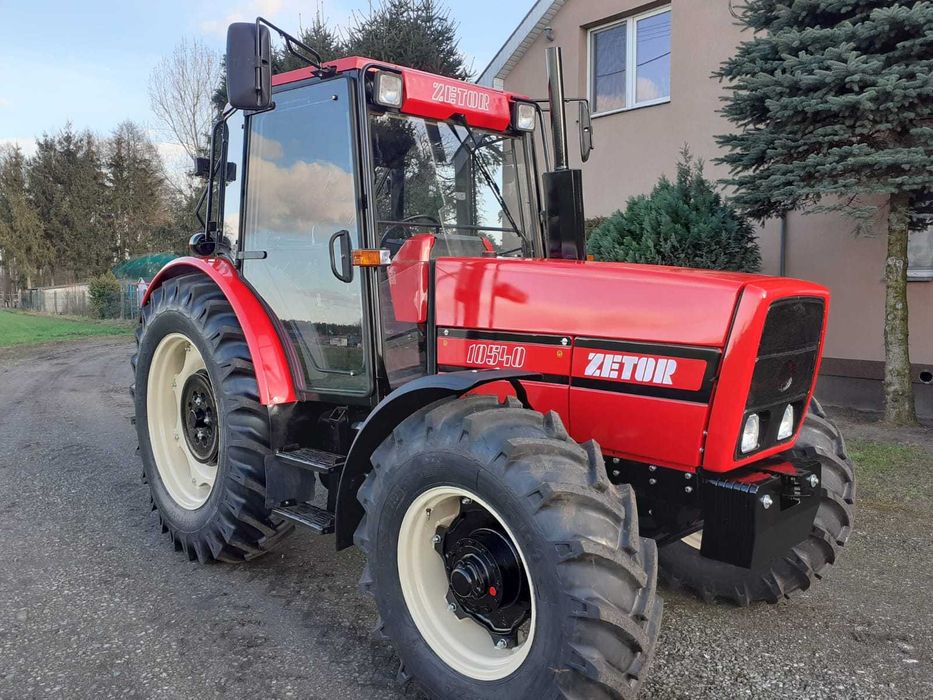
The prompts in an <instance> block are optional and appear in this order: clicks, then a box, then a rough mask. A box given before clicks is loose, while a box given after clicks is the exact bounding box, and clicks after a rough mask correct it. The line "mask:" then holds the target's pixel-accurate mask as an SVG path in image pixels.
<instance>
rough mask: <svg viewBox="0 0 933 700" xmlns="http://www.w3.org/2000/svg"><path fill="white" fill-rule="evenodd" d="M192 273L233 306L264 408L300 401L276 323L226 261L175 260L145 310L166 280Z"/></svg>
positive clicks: (155, 285)
mask: <svg viewBox="0 0 933 700" xmlns="http://www.w3.org/2000/svg"><path fill="white" fill-rule="evenodd" d="M192 272H200V273H201V274H203V275H206V276H207V277H209V278H210V279H211V281H212V282H213V283H214V284H216V285H217V286H218V287H219V288H220V291H221V292H223V295H224V296H225V297H226V298H227V301H228V302H230V306H231V307H232V308H233V312H234V313H235V314H236V317H237V321H239V322H240V327H241V328H242V329H243V335H244V336H245V338H246V345H247V346H248V347H249V354H250V357H252V358H253V370H254V371H255V373H256V384H257V385H258V387H259V402H260V403H261V404H263V405H264V406H274V405H276V404H283V403H294V402H295V401H297V395H296V394H295V383H294V381H293V380H292V374H291V369H290V368H289V365H288V358H287V357H286V355H285V349H284V348H283V347H282V341H281V339H280V338H279V334H278V333H277V332H276V330H275V326H274V325H273V323H272V319H270V318H269V313H268V312H267V311H266V307H265V306H264V305H263V303H262V302H261V301H260V300H259V298H258V297H257V296H256V294H255V292H253V290H252V289H251V288H250V287H249V286H248V285H247V284H246V283H245V282H244V281H243V279H242V278H241V277H240V273H239V271H238V270H237V269H236V267H235V266H234V265H233V263H232V262H230V261H229V260H227V259H226V258H193V257H185V258H177V259H176V260H173V261H172V262H170V263H168V264H167V265H166V266H165V267H163V268H162V269H161V270H159V273H158V274H157V275H156V276H155V277H154V278H153V279H152V282H151V283H150V284H149V288H148V289H147V290H146V294H145V296H144V297H143V300H142V303H141V305H142V306H145V304H146V303H147V302H148V301H149V296H150V295H151V294H152V292H153V291H154V290H156V289H158V288H159V287H160V286H161V285H162V284H163V283H164V282H165V281H166V280H169V279H171V278H173V277H178V276H180V275H186V274H190V273H192Z"/></svg>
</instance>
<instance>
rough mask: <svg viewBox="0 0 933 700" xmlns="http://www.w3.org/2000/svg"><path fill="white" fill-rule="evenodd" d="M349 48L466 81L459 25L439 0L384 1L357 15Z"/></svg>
mask: <svg viewBox="0 0 933 700" xmlns="http://www.w3.org/2000/svg"><path fill="white" fill-rule="evenodd" d="M346 48H347V51H348V52H349V53H350V54H352V55H356V56H367V57H369V58H375V59H378V60H380V61H386V62H388V63H395V64H398V65H401V66H407V67H409V68H418V69H420V70H424V71H428V72H429V73H437V74H439V75H446V76H449V77H451V78H459V79H461V80H466V79H468V78H469V77H470V70H469V69H468V68H467V66H466V63H465V59H464V57H463V54H462V53H460V49H459V46H458V43H457V25H456V24H455V23H454V21H453V20H452V19H451V17H450V11H449V10H447V9H445V8H443V7H442V6H441V5H440V3H438V2H437V0H381V2H380V3H379V4H378V5H377V6H376V7H374V8H372V9H370V11H369V14H366V15H357V16H356V17H355V21H354V24H353V26H351V27H350V28H349V30H348V31H347V41H346Z"/></svg>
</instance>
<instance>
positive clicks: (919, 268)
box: [907, 223, 933, 283]
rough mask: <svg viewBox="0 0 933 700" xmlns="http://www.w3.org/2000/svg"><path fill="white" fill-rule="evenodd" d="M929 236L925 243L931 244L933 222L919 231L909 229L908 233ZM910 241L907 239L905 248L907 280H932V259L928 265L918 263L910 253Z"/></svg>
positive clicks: (932, 243)
mask: <svg viewBox="0 0 933 700" xmlns="http://www.w3.org/2000/svg"><path fill="white" fill-rule="evenodd" d="M918 234H919V235H922V236H929V237H930V240H929V242H928V243H927V245H933V223H931V224H930V226H928V227H927V228H925V229H923V230H920V231H911V232H910V233H909V234H908V235H910V236H915V235H918ZM910 252H911V251H910V242H909V241H908V248H907V281H908V282H926V283H931V282H933V260H931V261H930V264H929V265H920V264H919V263H918V261H916V260H912V259H911V255H910Z"/></svg>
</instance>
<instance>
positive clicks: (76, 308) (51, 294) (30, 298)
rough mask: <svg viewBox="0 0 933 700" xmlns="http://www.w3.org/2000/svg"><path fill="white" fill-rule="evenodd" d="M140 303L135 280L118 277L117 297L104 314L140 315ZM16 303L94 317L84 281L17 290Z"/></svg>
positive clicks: (25, 307)
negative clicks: (118, 293) (17, 297)
mask: <svg viewBox="0 0 933 700" xmlns="http://www.w3.org/2000/svg"><path fill="white" fill-rule="evenodd" d="M139 302H140V296H139V290H138V288H137V286H136V283H135V282H133V281H131V280H120V295H119V299H114V300H113V303H112V304H110V305H109V309H108V313H107V317H108V318H120V319H134V318H136V317H137V316H138V315H139ZM18 306H19V308H21V309H27V310H29V311H36V312H39V313H46V314H59V315H63V316H85V317H88V318H96V317H97V312H96V310H95V309H94V306H93V305H92V304H91V296H90V292H89V288H88V285H87V284H86V283H85V284H67V285H62V286H58V287H41V288H38V289H26V290H23V291H22V292H20V297H19V304H18Z"/></svg>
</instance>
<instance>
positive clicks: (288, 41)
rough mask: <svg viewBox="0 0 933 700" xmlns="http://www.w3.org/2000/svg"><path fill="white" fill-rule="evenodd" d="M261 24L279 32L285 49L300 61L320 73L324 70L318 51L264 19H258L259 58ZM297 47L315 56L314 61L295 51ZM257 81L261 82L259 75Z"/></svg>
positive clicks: (257, 52) (257, 50)
mask: <svg viewBox="0 0 933 700" xmlns="http://www.w3.org/2000/svg"><path fill="white" fill-rule="evenodd" d="M261 24H264V25H266V26H267V27H269V29H273V30H275V31H276V32H278V34H279V36H280V37H282V39H284V40H285V48H286V49H287V50H288V52H289V53H290V54H292V55H293V56H295V57H296V58H298V59H301V60H302V61H305V62H306V63H307V64H308V65H309V66H313V67H314V68H317V69H318V70H319V71H323V70H324V66H323V65H322V64H323V61H322V60H321V54H319V53H318V52H317V51H315V50H314V49H312V48H311V47H310V46H308V45H307V44H305V43H304V42H303V41H301V40H300V39H296V38H295V37H293V36H292V35H291V34H289V33H288V32H286V31H285V30H284V29H280V28H279V27H277V26H275V25H274V24H272V22H270V21H269V20H267V19H265V18H263V17H257V18H256V55H257V56H258V55H259V26H260V25H261ZM296 46H297V47H298V48H300V49H301V50H302V51H306V52H307V53H309V54H310V55H311V56H313V57H314V60H313V61H312V60H311V59H310V58H308V56H304V55H302V54H301V53H299V52H298V51H296V50H295V47H296ZM256 79H257V81H258V80H259V77H258V75H257V78H256Z"/></svg>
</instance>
